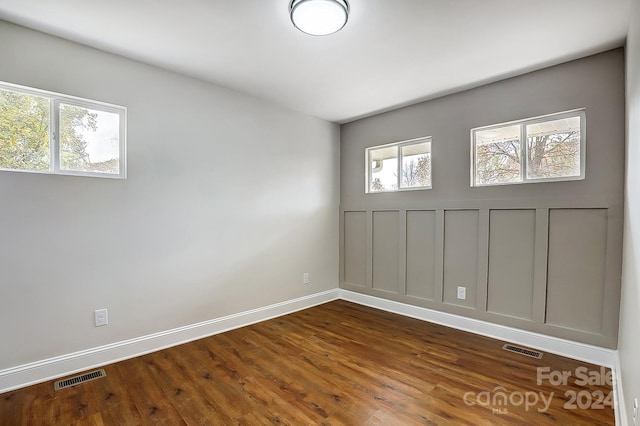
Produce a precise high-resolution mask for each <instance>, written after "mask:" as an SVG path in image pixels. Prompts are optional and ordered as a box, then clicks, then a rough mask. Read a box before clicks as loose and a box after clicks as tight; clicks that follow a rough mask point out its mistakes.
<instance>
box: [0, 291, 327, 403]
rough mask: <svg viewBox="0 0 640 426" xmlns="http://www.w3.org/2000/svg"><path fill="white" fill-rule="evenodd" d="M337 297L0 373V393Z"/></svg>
mask: <svg viewBox="0 0 640 426" xmlns="http://www.w3.org/2000/svg"><path fill="white" fill-rule="evenodd" d="M339 294H340V292H339V290H338V289H332V290H328V291H324V292H321V293H316V294H312V295H309V296H304V297H300V298H297V299H293V300H288V301H285V302H281V303H276V304H273V305H269V306H265V307H262V308H257V309H252V310H250V311H246V312H241V313H238V314H234V315H228V316H225V317H220V318H215V319H212V320H208V321H203V322H200V323H196V324H190V325H187V326H184V327H178V328H174V329H172V330H167V331H162V332H159V333H154V334H149V335H146V336H142V337H137V338H134V339H130V340H124V341H121V342H116V343H112V344H109V345H104V346H99V347H96V348H91V349H87V350H83V351H79V352H74V353H70V354H66V355H62V356H58V357H53V358H48V359H45V360H41V361H37V362H32V363H29V364H23V365H20V366H17V367H12V368H8V369H5V370H0V393H4V392H8V391H11V390H14V389H18V388H23V387H26V386H30V385H34V384H36V383H42V382H46V381H49V380H53V379H56V378H59V377H63V376H67V375H71V374H74V373H77V372H80V371H84V370H88V369H91V368H96V367H100V366H104V365H107V364H112V363H114V362H119V361H123V360H125V359H129V358H135V357H137V356H140V355H145V354H148V353H151V352H155V351H159V350H162V349H166V348H169V347H172V346H177V345H181V344H183V343H187V342H191V341H193V340H198V339H202V338H204V337H208V336H212V335H214V334H219V333H223V332H225V331H229V330H233V329H236V328H240V327H244V326H247V325H251V324H255V323H257V322H261V321H266V320H268V319H271V318H276V317H279V316H282V315H286V314H290V313H292V312H296V311H300V310H302V309H307V308H310V307H312V306H316V305H320V304H322V303H326V302H330V301H332V300H336V299H338V298H339Z"/></svg>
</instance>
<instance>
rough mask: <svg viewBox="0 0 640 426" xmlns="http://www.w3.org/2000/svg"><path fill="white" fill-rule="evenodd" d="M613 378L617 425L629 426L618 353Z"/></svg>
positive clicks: (615, 358) (617, 353)
mask: <svg viewBox="0 0 640 426" xmlns="http://www.w3.org/2000/svg"><path fill="white" fill-rule="evenodd" d="M612 376H613V386H612V387H613V409H614V413H615V415H616V424H617V425H620V426H624V425H627V424H628V422H627V419H628V417H627V406H626V405H625V399H624V390H623V387H622V374H621V369H620V354H619V352H618V351H616V354H615V357H614V366H613V368H612Z"/></svg>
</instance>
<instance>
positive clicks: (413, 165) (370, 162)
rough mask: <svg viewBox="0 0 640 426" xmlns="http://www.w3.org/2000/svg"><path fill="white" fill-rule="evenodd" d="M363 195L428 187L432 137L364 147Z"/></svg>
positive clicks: (429, 183) (429, 184) (429, 186)
mask: <svg viewBox="0 0 640 426" xmlns="http://www.w3.org/2000/svg"><path fill="white" fill-rule="evenodd" d="M365 156H366V164H367V187H366V192H367V193H371V192H389V191H406V190H412V189H429V188H431V138H430V137H426V138H419V139H412V140H409V141H404V142H397V143H392V144H387V145H380V146H375V147H372V148H367V150H366V153H365Z"/></svg>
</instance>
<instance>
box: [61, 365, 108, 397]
mask: <svg viewBox="0 0 640 426" xmlns="http://www.w3.org/2000/svg"><path fill="white" fill-rule="evenodd" d="M106 375H107V373H105V372H104V369H102V368H101V369H100V370H96V371H92V372H90V373H86V374H81V375H79V376H75V377H71V378H69V379H64V380H58V381H57V382H56V383H55V385H54V389H55V390H57V391H59V390H62V389H65V388H70V387H72V386H76V385H79V384H80V383H84V382H90V381H91V380H95V379H99V378H101V377H106Z"/></svg>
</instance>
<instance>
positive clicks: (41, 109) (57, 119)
mask: <svg viewBox="0 0 640 426" xmlns="http://www.w3.org/2000/svg"><path fill="white" fill-rule="evenodd" d="M21 89H22V90H21ZM123 120H124V109H123V108H120V107H112V106H106V105H103V104H99V103H96V102H91V101H83V100H81V101H77V100H75V99H72V98H67V97H65V96H64V95H60V96H57V95H53V94H49V93H47V92H42V95H40V92H39V91H37V90H35V89H29V88H21V87H19V86H13V85H9V84H2V83H0V169H5V170H23V171H37V172H49V173H63V174H97V175H115V176H116V177H124V173H123V170H121V168H122V165H123V163H124V161H123V160H124V159H123V156H124V152H123V151H124V150H123V147H124V144H123V143H122V142H123V141H122V138H124V134H123V133H124V132H123V129H124V126H123ZM56 159H57V161H56Z"/></svg>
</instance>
